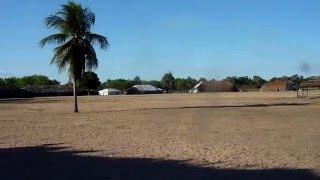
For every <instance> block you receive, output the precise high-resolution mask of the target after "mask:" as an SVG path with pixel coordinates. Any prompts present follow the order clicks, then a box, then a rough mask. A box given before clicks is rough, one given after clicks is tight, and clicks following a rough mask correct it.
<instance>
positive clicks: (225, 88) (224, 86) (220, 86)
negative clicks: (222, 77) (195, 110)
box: [198, 81, 236, 92]
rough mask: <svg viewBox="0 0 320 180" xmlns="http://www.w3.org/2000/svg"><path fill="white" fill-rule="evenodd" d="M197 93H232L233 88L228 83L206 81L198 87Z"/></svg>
mask: <svg viewBox="0 0 320 180" xmlns="http://www.w3.org/2000/svg"><path fill="white" fill-rule="evenodd" d="M198 90H199V92H233V91H235V90H236V89H235V87H234V86H233V84H232V83H231V82H229V81H207V82H202V83H201V84H200V85H199V87H198Z"/></svg>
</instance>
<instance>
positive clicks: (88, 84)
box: [0, 72, 320, 92]
mask: <svg viewBox="0 0 320 180" xmlns="http://www.w3.org/2000/svg"><path fill="white" fill-rule="evenodd" d="M313 79H320V78H319V77H318V76H311V77H308V78H304V77H303V76H299V75H298V74H295V75H292V76H282V77H273V78H271V79H270V80H269V81H277V80H281V81H291V82H292V83H293V84H294V85H295V87H298V86H299V85H300V84H301V83H303V82H307V81H309V80H313ZM200 81H203V82H205V81H216V80H215V79H211V80H207V79H206V78H203V77H201V78H199V79H196V78H192V77H190V76H189V77H187V78H176V77H174V75H173V73H171V72H168V73H165V74H164V75H163V77H162V78H161V80H143V79H141V78H140V77H139V76H136V77H134V78H133V79H108V80H107V81H105V82H103V83H101V82H100V80H99V77H98V75H97V74H96V73H94V72H85V73H84V76H83V77H82V79H81V81H80V84H79V86H80V88H83V89H87V90H93V91H95V90H99V89H104V88H115V89H119V90H121V91H125V90H127V89H128V88H130V87H132V86H134V85H137V84H150V85H152V86H155V87H158V88H162V89H164V90H166V91H167V92H168V91H178V92H188V91H189V90H190V89H192V88H193V87H194V86H195V85H196V84H197V83H199V82H200ZM223 81H230V82H231V83H232V84H233V85H234V87H236V88H237V90H243V89H244V90H245V89H259V88H261V86H262V85H263V84H264V83H266V82H267V80H266V79H263V78H261V77H260V76H253V77H252V78H251V77H249V76H240V77H237V76H228V77H226V78H225V79H223ZM59 84H60V82H58V81H57V80H51V79H49V78H48V77H47V76H44V75H31V76H24V77H21V78H18V77H8V78H0V88H1V87H2V88H3V87H10V88H23V87H26V86H44V85H59ZM67 85H70V86H72V84H71V83H70V82H68V83H67Z"/></svg>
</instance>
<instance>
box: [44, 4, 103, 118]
mask: <svg viewBox="0 0 320 180" xmlns="http://www.w3.org/2000/svg"><path fill="white" fill-rule="evenodd" d="M45 21H46V26H47V27H48V28H53V29H56V30H58V33H57V34H53V35H50V36H48V37H46V38H44V39H42V40H41V41H40V46H41V47H43V46H45V45H46V44H57V45H58V46H57V47H56V48H54V56H53V58H52V60H51V64H56V65H57V66H58V68H59V71H63V70H66V69H67V71H68V73H69V76H70V78H71V79H72V83H73V95H74V112H78V103H77V82H78V81H79V80H80V79H81V77H82V75H83V73H84V72H85V70H88V71H90V70H92V69H95V68H97V67H98V59H97V56H96V52H95V49H94V47H93V45H95V44H97V45H99V47H100V48H101V49H104V48H107V46H108V45H109V43H108V40H107V38H106V37H104V36H102V35H98V34H95V33H92V32H91V27H92V26H93V25H94V23H95V15H94V13H93V12H91V10H90V9H89V8H83V7H82V6H81V4H78V3H75V2H68V3H67V4H65V5H62V9H61V10H60V11H58V12H57V13H55V14H54V15H50V16H49V17H47V18H46V20H45Z"/></svg>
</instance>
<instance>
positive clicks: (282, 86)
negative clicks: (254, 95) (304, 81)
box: [261, 80, 293, 91]
mask: <svg viewBox="0 0 320 180" xmlns="http://www.w3.org/2000/svg"><path fill="white" fill-rule="evenodd" d="M290 90H293V83H292V82H291V81H285V80H276V81H269V82H266V83H265V84H264V85H263V86H262V87H261V91H290Z"/></svg>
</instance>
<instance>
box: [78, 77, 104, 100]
mask: <svg viewBox="0 0 320 180" xmlns="http://www.w3.org/2000/svg"><path fill="white" fill-rule="evenodd" d="M100 85H101V82H100V80H99V78H98V75H97V74H96V73H94V72H91V71H89V72H85V73H83V76H82V78H81V81H80V87H82V88H85V89H87V91H88V95H90V90H97V89H98V88H99V86H100Z"/></svg>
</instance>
